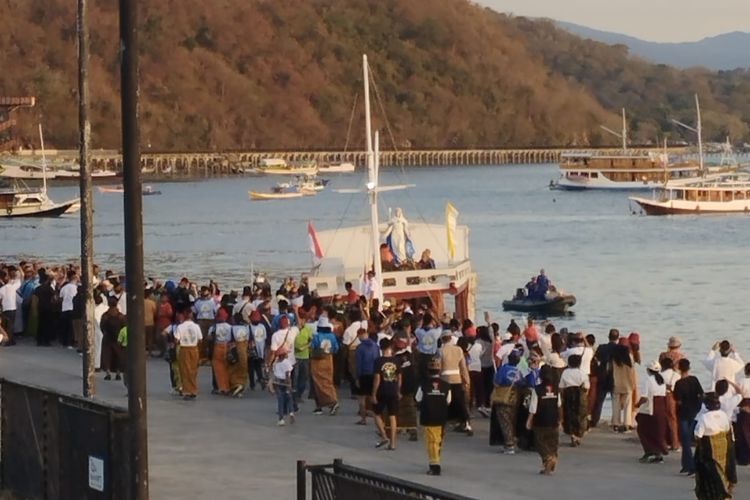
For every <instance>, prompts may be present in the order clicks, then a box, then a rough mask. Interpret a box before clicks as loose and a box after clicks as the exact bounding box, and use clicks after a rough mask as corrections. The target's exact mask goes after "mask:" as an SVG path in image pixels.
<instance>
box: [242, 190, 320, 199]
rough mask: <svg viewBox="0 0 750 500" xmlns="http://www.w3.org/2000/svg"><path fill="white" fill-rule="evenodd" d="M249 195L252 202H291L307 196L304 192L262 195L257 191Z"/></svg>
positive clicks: (249, 192)
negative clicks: (293, 199)
mask: <svg viewBox="0 0 750 500" xmlns="http://www.w3.org/2000/svg"><path fill="white" fill-rule="evenodd" d="M247 194H248V195H249V196H250V199H251V200H252V201H267V200H290V199H292V198H302V197H303V196H305V193H304V192H302V191H287V192H285V193H260V192H257V191H248V192H247ZM313 194H314V192H313Z"/></svg>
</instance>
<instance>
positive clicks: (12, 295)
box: [0, 279, 72, 311]
mask: <svg viewBox="0 0 750 500" xmlns="http://www.w3.org/2000/svg"><path fill="white" fill-rule="evenodd" d="M19 288H21V280H19V279H15V280H12V281H9V282H7V283H6V284H5V285H3V286H1V287H0V308H2V310H3V311H15V310H16V307H17V305H16V292H18V289H19ZM71 309H72V308H71Z"/></svg>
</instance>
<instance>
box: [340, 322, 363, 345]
mask: <svg viewBox="0 0 750 500" xmlns="http://www.w3.org/2000/svg"><path fill="white" fill-rule="evenodd" d="M360 328H364V329H365V330H367V321H355V322H354V323H352V324H351V325H349V326H348V327H347V329H346V330H344V336H343V337H341V343H342V344H344V345H347V346H351V344H352V342H354V340H355V339H356V338H357V330H359V329H360Z"/></svg>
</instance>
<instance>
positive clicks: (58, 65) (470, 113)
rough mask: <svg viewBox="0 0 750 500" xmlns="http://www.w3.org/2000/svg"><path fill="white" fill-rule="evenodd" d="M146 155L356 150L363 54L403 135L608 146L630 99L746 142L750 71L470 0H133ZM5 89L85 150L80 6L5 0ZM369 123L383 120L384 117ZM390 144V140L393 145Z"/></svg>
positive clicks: (96, 80)
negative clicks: (643, 52)
mask: <svg viewBox="0 0 750 500" xmlns="http://www.w3.org/2000/svg"><path fill="white" fill-rule="evenodd" d="M89 5H90V9H91V12H90V16H89V17H90V24H91V31H92V35H91V45H92V47H91V51H92V58H91V88H92V115H93V137H94V139H93V140H94V144H95V146H96V147H102V148H116V147H117V146H118V144H119V101H118V85H119V83H118V82H119V79H118V78H119V77H118V43H119V42H118V17H117V3H116V2H112V1H111V0H89ZM139 5H140V19H141V30H140V36H141V96H142V106H141V117H142V134H141V135H142V138H143V141H144V145H145V147H146V149H148V148H151V149H154V150H197V149H204V150H205V149H239V148H329V147H331V148H333V147H338V148H340V147H343V145H344V142H345V140H346V131H347V126H348V123H349V116H350V112H351V109H352V105H353V103H354V101H355V96H357V95H358V94H359V106H358V110H357V114H356V116H355V120H356V121H355V123H354V125H355V126H354V127H353V133H352V136H351V140H350V147H361V143H362V137H363V133H362V132H361V129H362V127H361V120H362V105H361V103H362V99H361V97H362V96H361V92H362V91H361V87H362V76H361V75H362V72H361V67H360V64H361V54H362V53H365V52H366V53H367V54H368V55H369V58H370V63H371V66H372V68H373V71H374V74H375V78H376V82H377V85H378V86H377V90H378V92H379V94H380V95H381V96H382V97H383V100H384V102H385V109H386V115H387V117H388V119H389V122H390V125H391V128H392V131H393V135H394V137H395V139H396V142H397V143H398V146H399V147H409V146H411V147H481V146H511V145H512V146H523V145H536V146H542V145H569V144H571V145H572V144H575V145H586V144H593V145H599V144H603V143H605V144H614V143H616V139H615V140H614V141H613V140H612V138H610V137H604V136H602V135H601V133H600V131H599V124H600V123H607V124H609V125H610V126H615V125H616V124H617V113H618V112H619V108H620V107H622V106H626V107H628V108H629V109H630V115H631V116H632V117H633V120H634V125H635V127H636V129H637V131H636V132H637V133H636V137H635V138H636V140H641V141H642V140H647V139H654V138H655V136H656V135H657V133H659V132H660V131H661V130H664V131H671V132H673V133H674V130H673V129H672V128H671V126H670V125H669V118H671V117H677V118H682V119H685V120H692V113H693V111H692V94H693V93H694V92H698V93H700V95H701V98H702V103H703V105H704V109H705V118H706V123H705V129H706V135H707V136H709V137H712V136H715V137H716V138H719V137H723V136H724V135H726V134H727V133H730V135H731V136H732V138H736V139H738V140H739V139H745V138H747V136H748V125H747V123H748V122H749V121H750V76H749V75H748V74H747V73H744V72H739V71H737V72H724V73H710V72H708V71H705V70H689V71H678V70H675V69H672V68H669V67H665V66H654V65H650V64H647V63H645V62H642V61H638V60H634V59H632V58H629V56H628V54H627V51H626V49H624V48H623V47H621V46H616V47H610V46H607V45H604V44H600V43H596V42H591V41H583V40H581V39H579V38H577V37H575V36H573V35H571V34H569V33H567V32H564V31H562V30H560V29H558V28H556V27H555V26H554V25H553V24H552V23H550V22H545V21H531V20H527V19H524V18H513V17H508V16H505V15H502V14H498V13H496V12H493V11H491V10H488V9H484V8H480V7H478V6H475V5H473V4H471V3H469V2H467V1H465V0H266V1H263V0H211V1H205V0H158V1H152V2H140V3H139ZM0 12H2V15H1V16H0V95H25V94H30V95H36V96H37V97H38V101H37V102H38V105H37V108H35V109H34V110H31V111H28V110H27V111H23V112H21V113H19V115H18V116H19V118H22V119H23V123H22V126H23V131H24V133H25V134H26V135H27V137H28V138H33V137H34V134H33V127H34V125H35V123H36V122H37V121H42V122H43V123H44V125H45V130H46V135H47V137H48V139H49V142H50V143H51V144H53V145H55V146H57V147H72V146H74V145H75V144H76V127H77V113H76V39H75V2H71V1H69V0H0ZM376 114H377V115H379V116H378V117H377V118H376V126H379V127H383V126H384V121H383V120H382V114H381V113H379V112H377V113H376ZM386 146H389V144H388V143H386Z"/></svg>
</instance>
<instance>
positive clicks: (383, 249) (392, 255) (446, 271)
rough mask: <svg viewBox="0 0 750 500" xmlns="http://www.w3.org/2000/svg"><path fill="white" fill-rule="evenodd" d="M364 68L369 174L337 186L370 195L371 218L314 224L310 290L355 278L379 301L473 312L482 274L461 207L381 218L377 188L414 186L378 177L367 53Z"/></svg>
mask: <svg viewBox="0 0 750 500" xmlns="http://www.w3.org/2000/svg"><path fill="white" fill-rule="evenodd" d="M363 74H364V80H363V81H364V88H365V91H364V96H365V131H366V132H365V137H366V143H367V146H366V151H367V170H368V180H367V183H366V185H364V186H362V187H361V188H359V189H341V190H338V191H336V192H338V193H343V194H352V195H356V194H360V195H362V196H366V197H367V199H368V200H369V204H370V210H369V215H370V223H369V224H366V225H360V226H349V227H346V226H343V225H342V227H339V228H338V229H329V230H323V231H320V232H316V231H315V229H314V228H313V226H312V223H310V224H308V236H309V242H310V249H311V252H312V254H313V269H312V271H311V273H310V275H309V277H308V283H309V286H310V290H314V291H315V292H316V293H317V294H318V295H319V296H320V297H322V298H332V297H333V296H334V295H337V294H345V293H346V290H345V284H346V283H347V282H351V283H352V284H357V287H358V288H359V292H360V293H361V294H363V295H364V294H367V292H368V290H369V291H371V294H370V298H374V299H377V300H378V303H379V305H381V306H382V305H383V304H384V300H388V301H391V303H395V302H397V301H401V300H407V301H410V302H411V303H412V304H413V306H416V305H422V304H424V305H426V306H428V307H430V308H431V310H433V311H434V312H435V313H437V314H439V315H440V316H442V314H443V313H444V312H451V310H452V311H453V312H455V313H456V316H457V317H460V318H473V317H474V300H475V289H476V275H475V274H474V272H473V271H472V266H471V260H470V259H469V229H468V228H467V227H466V226H460V225H458V224H457V217H458V212H457V211H456V209H455V208H454V207H453V206H452V205H450V204H448V205H447V206H446V212H445V224H430V223H427V222H424V223H412V222H409V221H408V220H407V218H406V216H405V215H404V212H403V211H402V210H400V209H396V210H395V212H394V215H393V216H392V217H391V218H390V220H389V221H388V222H387V223H386V224H381V223H380V221H379V217H380V216H379V207H378V198H379V195H380V194H381V193H384V192H387V191H394V190H401V189H407V188H409V187H412V186H410V185H399V186H381V185H379V184H378V170H379V166H380V154H379V149H380V148H379V139H378V134H377V132H376V133H375V134H374V137H373V134H372V125H371V118H370V94H369V81H370V79H369V68H368V65H367V56H363ZM417 247H418V248H419V249H420V250H421V252H422V253H424V254H427V255H428V257H429V259H428V262H429V263H430V264H429V265H426V266H421V265H419V264H418V263H417V262H415V260H414V259H413V255H414V249H415V248H417ZM386 256H387V257H386ZM384 257H386V258H384ZM368 273H372V275H371V276H372V277H371V278H369V277H368Z"/></svg>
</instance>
